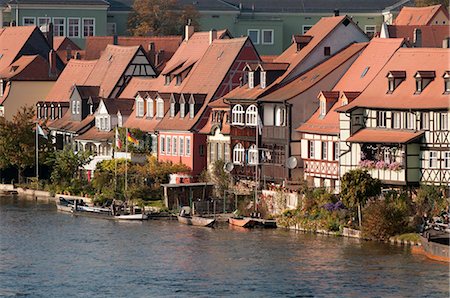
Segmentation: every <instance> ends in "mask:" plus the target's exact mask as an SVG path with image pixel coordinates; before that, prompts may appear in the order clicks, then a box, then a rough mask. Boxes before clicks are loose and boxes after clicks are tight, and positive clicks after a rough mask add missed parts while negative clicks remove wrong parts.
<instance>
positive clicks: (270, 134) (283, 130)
mask: <svg viewBox="0 0 450 298" xmlns="http://www.w3.org/2000/svg"><path fill="white" fill-rule="evenodd" d="M262 137H263V138H265V139H281V140H287V139H288V128H287V127H286V126H264V127H263V129H262Z"/></svg>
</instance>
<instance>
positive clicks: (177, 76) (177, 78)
mask: <svg viewBox="0 0 450 298" xmlns="http://www.w3.org/2000/svg"><path fill="white" fill-rule="evenodd" d="M175 78H176V80H177V81H176V83H175V85H177V86H179V85H181V82H182V81H183V80H182V78H181V75H176V76H175Z"/></svg>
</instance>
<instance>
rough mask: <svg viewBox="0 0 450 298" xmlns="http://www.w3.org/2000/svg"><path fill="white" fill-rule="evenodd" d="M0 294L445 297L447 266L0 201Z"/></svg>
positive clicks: (327, 241) (356, 244) (342, 241)
mask: <svg viewBox="0 0 450 298" xmlns="http://www.w3.org/2000/svg"><path fill="white" fill-rule="evenodd" d="M0 296H1V297H3V296H29V297H64V296H68V297H161V296H164V297H183V296H190V297H212V296H214V297H217V296H218V297H224V296H233V297H236V296H239V297H322V296H326V297H343V296H350V297H398V296H409V297H411V296H422V297H423V296H427V297H448V296H449V267H448V266H447V265H446V264H441V263H438V262H433V261H429V260H427V259H426V258H425V257H422V256H420V255H413V254H411V252H410V249H409V248H405V247H398V246H392V245H388V244H383V243H375V242H365V241H359V240H355V239H346V238H342V237H327V236H317V235H311V234H303V233H295V232H292V231H285V230H282V229H277V230H260V229H257V230H251V231H247V230H241V229H240V230H236V229H231V228H229V227H227V226H224V227H220V228H216V229H209V228H198V227H191V226H184V225H180V224H179V223H178V222H176V221H148V222H143V223H140V222H139V223H130V222H114V221H108V220H101V219H93V218H85V217H74V216H72V215H70V214H64V213H59V212H57V211H56V208H55V206H54V204H53V203H47V202H35V201H26V200H21V199H13V198H6V197H0Z"/></svg>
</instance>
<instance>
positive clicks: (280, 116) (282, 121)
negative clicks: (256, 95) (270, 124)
mask: <svg viewBox="0 0 450 298" xmlns="http://www.w3.org/2000/svg"><path fill="white" fill-rule="evenodd" d="M275 126H278V127H281V126H286V108H285V107H283V106H275Z"/></svg>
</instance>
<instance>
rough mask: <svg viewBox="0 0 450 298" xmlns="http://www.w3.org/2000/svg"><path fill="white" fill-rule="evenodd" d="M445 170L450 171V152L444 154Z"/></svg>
mask: <svg viewBox="0 0 450 298" xmlns="http://www.w3.org/2000/svg"><path fill="white" fill-rule="evenodd" d="M444 169H450V151H447V152H444Z"/></svg>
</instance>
